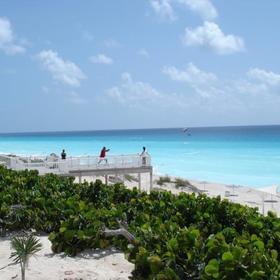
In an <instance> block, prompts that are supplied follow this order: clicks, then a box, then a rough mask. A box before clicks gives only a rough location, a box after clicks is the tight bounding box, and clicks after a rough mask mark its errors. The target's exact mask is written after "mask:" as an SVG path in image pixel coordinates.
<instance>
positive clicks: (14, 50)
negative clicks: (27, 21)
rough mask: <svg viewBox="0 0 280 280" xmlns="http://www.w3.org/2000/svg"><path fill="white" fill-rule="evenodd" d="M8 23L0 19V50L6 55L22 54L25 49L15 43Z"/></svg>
mask: <svg viewBox="0 0 280 280" xmlns="http://www.w3.org/2000/svg"><path fill="white" fill-rule="evenodd" d="M16 41H17V40H16V36H15V34H14V32H13V30H12V26H11V23H10V21H9V20H8V19H7V18H3V17H0V50H2V51H4V52H5V53H6V54H8V55H14V54H18V53H24V52H25V48H24V47H23V46H21V45H20V44H19V43H17V42H16Z"/></svg>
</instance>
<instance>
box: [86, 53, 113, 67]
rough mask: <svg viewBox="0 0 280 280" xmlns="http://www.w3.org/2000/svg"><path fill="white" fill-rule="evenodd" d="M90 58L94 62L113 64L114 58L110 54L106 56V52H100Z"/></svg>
mask: <svg viewBox="0 0 280 280" xmlns="http://www.w3.org/2000/svg"><path fill="white" fill-rule="evenodd" d="M89 60H90V61H91V62H92V63H97V64H107V65H109V64H113V59H112V58H110V57H109V56H106V55H105V54H98V55H96V56H91V57H90V58H89Z"/></svg>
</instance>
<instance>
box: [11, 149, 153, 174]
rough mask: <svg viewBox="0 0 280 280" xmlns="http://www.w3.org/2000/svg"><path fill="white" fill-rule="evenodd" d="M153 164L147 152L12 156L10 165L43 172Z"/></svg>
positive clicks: (18, 168) (19, 168)
mask: <svg viewBox="0 0 280 280" xmlns="http://www.w3.org/2000/svg"><path fill="white" fill-rule="evenodd" d="M150 165H151V157H150V156H149V155H148V154H146V155H145V156H140V155H139V154H130V155H117V156H108V157H106V158H102V159H101V158H100V157H97V156H81V157H68V158H67V159H65V160H62V159H60V158H53V157H11V158H10V161H9V163H8V167H9V168H12V169H16V170H22V169H37V170H38V171H39V172H41V173H47V172H54V173H56V172H59V173H61V172H64V173H68V172H69V171H72V170H87V169H93V170H95V169H96V170H98V169H114V168H137V167H144V166H150Z"/></svg>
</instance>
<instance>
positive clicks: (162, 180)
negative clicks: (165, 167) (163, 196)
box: [157, 176, 171, 186]
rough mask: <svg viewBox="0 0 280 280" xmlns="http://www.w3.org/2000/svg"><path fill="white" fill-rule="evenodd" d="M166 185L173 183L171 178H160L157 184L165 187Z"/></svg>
mask: <svg viewBox="0 0 280 280" xmlns="http://www.w3.org/2000/svg"><path fill="white" fill-rule="evenodd" d="M165 183H171V178H170V177H169V176H164V177H159V179H158V180H157V184H158V185H159V186H162V185H164V184H165Z"/></svg>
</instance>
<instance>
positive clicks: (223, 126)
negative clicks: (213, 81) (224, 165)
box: [0, 124, 280, 135]
mask: <svg viewBox="0 0 280 280" xmlns="http://www.w3.org/2000/svg"><path fill="white" fill-rule="evenodd" d="M265 126H280V124H253V125H216V126H215V125H209V126H176V127H154V128H114V129H85V130H50V131H22V132H0V135H15V134H47V133H61V134H62V133H82V132H105V131H128V130H130V131H135V130H160V129H183V128H189V129H194V128H226V127H265Z"/></svg>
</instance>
